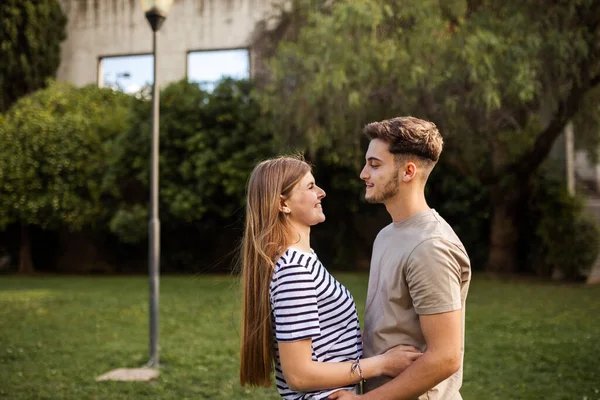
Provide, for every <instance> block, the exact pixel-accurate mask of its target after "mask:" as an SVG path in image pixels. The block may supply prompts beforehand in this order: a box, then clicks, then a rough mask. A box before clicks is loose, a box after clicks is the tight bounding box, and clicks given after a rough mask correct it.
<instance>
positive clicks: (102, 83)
mask: <svg viewBox="0 0 600 400" xmlns="http://www.w3.org/2000/svg"><path fill="white" fill-rule="evenodd" d="M153 70H154V65H153V58H152V55H151V54H144V55H135V56H119V57H103V58H101V59H100V66H99V68H98V86H99V87H109V88H113V89H115V90H120V91H122V92H125V93H138V92H139V91H140V90H141V89H142V88H144V87H145V86H151V85H152V82H153V80H154V78H153V72H154V71H153Z"/></svg>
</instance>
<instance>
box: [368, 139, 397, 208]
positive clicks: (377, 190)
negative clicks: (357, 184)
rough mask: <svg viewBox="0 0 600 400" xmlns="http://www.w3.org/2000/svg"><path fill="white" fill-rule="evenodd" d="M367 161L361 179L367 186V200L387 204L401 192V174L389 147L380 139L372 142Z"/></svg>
mask: <svg viewBox="0 0 600 400" xmlns="http://www.w3.org/2000/svg"><path fill="white" fill-rule="evenodd" d="M365 160H366V163H365V166H364V168H363V169H362V171H361V172H360V179H362V180H363V181H365V183H366V184H367V189H366V192H365V200H367V201H368V202H369V203H385V202H386V201H387V200H389V199H391V198H393V197H394V196H396V194H398V191H399V190H400V174H399V171H398V167H397V166H396V165H395V163H394V155H393V154H392V153H390V151H389V145H388V144H387V143H386V142H384V141H382V140H380V139H373V140H371V143H369V148H368V149H367V154H366V155H365Z"/></svg>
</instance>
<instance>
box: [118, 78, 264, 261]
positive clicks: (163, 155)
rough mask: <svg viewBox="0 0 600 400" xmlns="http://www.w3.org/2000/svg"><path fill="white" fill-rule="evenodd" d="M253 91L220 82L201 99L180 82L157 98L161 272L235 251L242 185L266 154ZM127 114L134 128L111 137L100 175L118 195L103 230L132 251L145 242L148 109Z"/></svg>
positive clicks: (201, 93)
mask: <svg viewBox="0 0 600 400" xmlns="http://www.w3.org/2000/svg"><path fill="white" fill-rule="evenodd" d="M252 87H253V85H252V83H251V82H249V81H234V80H232V79H225V80H223V81H222V82H221V83H220V84H219V85H218V86H217V87H216V88H215V89H214V90H213V91H212V92H207V91H205V90H203V89H201V88H200V87H199V86H198V85H197V84H195V83H189V82H187V81H185V80H183V81H179V82H175V83H172V84H170V85H168V86H167V87H165V88H164V89H163V90H162V91H161V97H160V157H159V165H160V166H159V175H160V176H159V188H160V193H159V201H160V204H159V211H160V220H161V231H162V235H161V236H162V245H161V246H162V249H163V251H162V252H161V253H162V257H163V264H164V266H165V268H166V269H167V270H168V269H170V270H176V271H198V270H200V269H201V268H203V267H200V266H201V265H211V266H212V265H214V264H215V262H216V260H220V259H222V258H223V257H226V255H227V254H228V253H231V251H232V249H234V248H235V246H236V241H237V240H238V237H239V233H240V232H241V221H242V209H243V206H244V193H245V186H246V180H247V179H248V176H249V174H250V171H251V170H252V168H253V167H254V165H255V164H256V163H257V162H258V161H259V160H261V159H264V158H267V157H270V156H272V154H273V145H272V142H273V141H272V136H271V134H270V132H269V130H268V129H264V127H263V126H262V125H261V119H260V111H259V107H258V104H257V103H256V101H255V100H254V99H253V97H252V96H251V92H252ZM134 113H135V115H136V122H135V123H134V125H133V127H132V128H131V129H129V130H126V131H124V132H122V134H121V135H119V137H118V138H117V140H116V143H117V146H116V148H117V149H118V151H117V152H116V153H115V155H114V157H113V159H112V160H111V167H110V168H109V170H108V171H107V177H108V178H107V179H108V180H109V181H112V182H114V183H113V184H112V186H115V187H119V188H120V193H119V195H118V196H117V197H118V206H117V208H116V212H115V213H114V215H113V217H112V219H111V221H110V229H111V231H112V232H113V233H114V234H116V235H117V236H118V237H119V238H120V239H121V240H122V241H123V242H127V243H131V244H135V243H142V242H143V241H144V240H146V237H147V215H148V213H147V211H146V210H147V204H148V193H149V183H148V182H149V167H150V163H149V155H150V138H151V117H152V113H151V103H150V102H149V101H146V102H140V103H139V104H137V105H136V106H135V108H134ZM226 267H227V263H226V262H224V263H221V264H220V266H219V268H220V269H225V268H226Z"/></svg>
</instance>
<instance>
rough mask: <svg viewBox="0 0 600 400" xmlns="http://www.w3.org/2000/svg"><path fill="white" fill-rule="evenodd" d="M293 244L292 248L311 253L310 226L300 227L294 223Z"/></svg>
mask: <svg viewBox="0 0 600 400" xmlns="http://www.w3.org/2000/svg"><path fill="white" fill-rule="evenodd" d="M292 235H293V236H292V242H291V244H290V246H293V247H295V248H296V249H298V250H300V251H304V252H307V253H310V251H311V248H310V226H298V225H297V224H294V223H292Z"/></svg>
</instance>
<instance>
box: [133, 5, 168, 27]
mask: <svg viewBox="0 0 600 400" xmlns="http://www.w3.org/2000/svg"><path fill="white" fill-rule="evenodd" d="M140 3H141V5H142V10H143V11H144V13H145V14H146V19H147V20H148V22H149V23H150V26H151V27H152V30H153V31H155V32H156V31H158V30H159V29H160V27H161V25H162V23H163V22H164V21H165V19H166V18H167V15H168V14H169V9H170V8H171V5H172V4H173V0H140Z"/></svg>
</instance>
